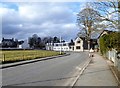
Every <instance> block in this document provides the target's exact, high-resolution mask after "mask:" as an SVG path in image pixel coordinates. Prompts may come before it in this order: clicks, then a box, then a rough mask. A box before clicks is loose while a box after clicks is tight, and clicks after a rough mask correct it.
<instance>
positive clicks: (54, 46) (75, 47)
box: [46, 37, 87, 52]
mask: <svg viewBox="0 0 120 88" xmlns="http://www.w3.org/2000/svg"><path fill="white" fill-rule="evenodd" d="M46 50H54V51H60V50H61V51H76V52H79V51H84V50H87V42H86V41H85V40H84V39H83V38H80V37H77V38H76V39H75V41H74V42H72V43H69V42H62V43H47V44H46Z"/></svg>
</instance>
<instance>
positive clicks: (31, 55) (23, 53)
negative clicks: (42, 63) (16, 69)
mask: <svg viewBox="0 0 120 88" xmlns="http://www.w3.org/2000/svg"><path fill="white" fill-rule="evenodd" d="M0 54H1V55H0V56H1V57H0V61H1V62H2V63H6V62H15V61H23V60H31V59H37V58H42V57H49V56H56V55H59V52H55V51H46V50H10V51H0Z"/></svg>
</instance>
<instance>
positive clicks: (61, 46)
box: [60, 36, 62, 55]
mask: <svg viewBox="0 0 120 88" xmlns="http://www.w3.org/2000/svg"><path fill="white" fill-rule="evenodd" d="M61 41H62V38H61V36H60V55H61V54H62V42H61Z"/></svg>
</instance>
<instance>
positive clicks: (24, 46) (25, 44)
mask: <svg viewBox="0 0 120 88" xmlns="http://www.w3.org/2000/svg"><path fill="white" fill-rule="evenodd" d="M19 48H22V49H28V48H29V44H28V41H27V40H24V43H23V44H21V45H19Z"/></svg>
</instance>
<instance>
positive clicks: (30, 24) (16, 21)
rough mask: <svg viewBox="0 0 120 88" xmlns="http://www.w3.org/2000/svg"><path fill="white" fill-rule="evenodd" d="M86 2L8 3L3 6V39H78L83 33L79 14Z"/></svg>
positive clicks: (1, 4) (0, 8)
mask: <svg viewBox="0 0 120 88" xmlns="http://www.w3.org/2000/svg"><path fill="white" fill-rule="evenodd" d="M84 3H85V2H76V3H75V2H56V3H55V2H44V3H43V2H34V3H33V2H32V3H30V2H29V3H28V2H26V3H25V2H21V3H17V2H16V3H15V2H9V3H8V2H5V3H0V15H1V16H2V37H5V38H17V39H28V37H30V36H32V35H33V34H37V35H38V36H40V37H45V36H51V37H53V36H58V37H59V36H62V37H63V38H64V39H65V40H70V39H74V38H75V37H76V34H77V33H78V31H79V29H78V27H77V26H76V14H77V13H78V12H79V11H80V10H81V9H82V8H83V7H84Z"/></svg>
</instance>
